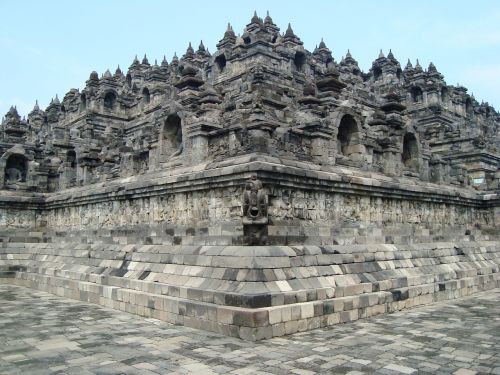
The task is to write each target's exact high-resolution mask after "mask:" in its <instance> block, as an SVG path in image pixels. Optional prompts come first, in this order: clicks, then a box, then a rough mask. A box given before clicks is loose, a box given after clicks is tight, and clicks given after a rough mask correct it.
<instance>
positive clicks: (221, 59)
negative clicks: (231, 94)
mask: <svg viewBox="0 0 500 375" xmlns="http://www.w3.org/2000/svg"><path fill="white" fill-rule="evenodd" d="M226 62H227V61H226V56H224V54H222V55H219V56H217V57H216V58H215V64H216V65H217V69H218V70H219V72H220V73H222V72H223V71H224V69H225V68H226Z"/></svg>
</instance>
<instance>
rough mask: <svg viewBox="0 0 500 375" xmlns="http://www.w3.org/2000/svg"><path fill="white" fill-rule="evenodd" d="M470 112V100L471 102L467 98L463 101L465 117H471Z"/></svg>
mask: <svg viewBox="0 0 500 375" xmlns="http://www.w3.org/2000/svg"><path fill="white" fill-rule="evenodd" d="M472 112H473V111H472V100H471V98H467V99H466V100H465V113H466V114H467V115H472Z"/></svg>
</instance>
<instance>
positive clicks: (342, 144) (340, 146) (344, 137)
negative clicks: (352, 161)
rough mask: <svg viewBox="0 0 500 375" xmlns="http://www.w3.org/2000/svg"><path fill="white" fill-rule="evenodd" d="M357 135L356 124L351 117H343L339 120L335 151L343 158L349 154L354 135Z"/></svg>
mask: <svg viewBox="0 0 500 375" xmlns="http://www.w3.org/2000/svg"><path fill="white" fill-rule="evenodd" d="M357 133H358V124H357V123H356V120H355V119H354V117H352V116H351V115H344V116H343V117H342V120H340V124H339V131H338V133H337V150H338V152H340V153H341V154H342V155H344V156H349V155H350V154H351V150H350V149H349V147H350V146H352V145H353V141H354V138H355V135H356V134H357Z"/></svg>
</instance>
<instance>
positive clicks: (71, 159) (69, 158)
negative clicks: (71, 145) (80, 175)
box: [64, 150, 77, 187]
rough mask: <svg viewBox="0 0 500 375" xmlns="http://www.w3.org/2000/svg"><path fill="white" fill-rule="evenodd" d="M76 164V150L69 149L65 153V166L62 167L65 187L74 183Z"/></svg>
mask: <svg viewBox="0 0 500 375" xmlns="http://www.w3.org/2000/svg"><path fill="white" fill-rule="evenodd" d="M76 166H77V162H76V152H75V150H69V151H68V152H67V153H66V168H65V169H64V175H65V180H66V186H67V187H70V186H75V185H76Z"/></svg>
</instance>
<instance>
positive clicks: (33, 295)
mask: <svg viewBox="0 0 500 375" xmlns="http://www.w3.org/2000/svg"><path fill="white" fill-rule="evenodd" d="M499 301H500V289H495V290H492V291H488V292H483V293H480V294H476V295H475V296H472V297H468V298H464V299H461V300H454V301H449V302H446V303H438V304H434V305H430V306H425V307H420V308H415V309H412V310H407V311H405V312H398V313H394V314H390V315H382V316H377V317H375V318H370V319H364V320H359V321H357V322H355V323H349V324H343V325H338V326H335V327H333V328H328V329H318V330H315V331H310V332H306V333H301V334H294V335H291V336H287V337H284V338H275V339H272V340H267V341H263V342H258V343H251V342H245V341H241V340H238V339H235V338H230V337H224V336H220V335H217V334H211V333H208V332H204V331H198V330H194V329H190V328H186V327H178V326H173V325H171V324H168V323H165V322H161V321H158V320H155V319H145V318H142V317H139V316H135V315H130V314H126V313H122V312H119V311H115V310H111V309H107V308H104V307H100V306H96V305H92V304H87V303H82V302H78V301H73V300H68V299H65V298H61V297H57V296H53V295H51V294H48V293H44V292H38V291H35V290H31V289H26V288H22V287H17V286H6V285H2V286H0V373H1V374H79V375H85V374H168V373H176V374H187V373H196V374H213V373H229V374H241V375H243V374H301V375H307V374H314V373H326V374H351V375H354V374H371V373H378V374H412V373H419V374H462V375H467V374H475V373H493V374H500V304H499Z"/></svg>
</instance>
